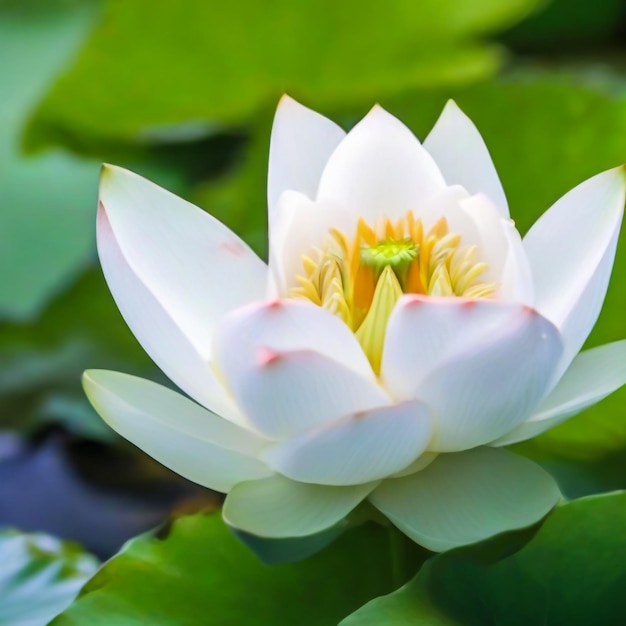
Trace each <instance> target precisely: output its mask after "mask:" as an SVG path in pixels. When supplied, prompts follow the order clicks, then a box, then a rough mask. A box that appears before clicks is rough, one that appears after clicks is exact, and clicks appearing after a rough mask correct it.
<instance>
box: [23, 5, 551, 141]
mask: <svg viewBox="0 0 626 626" xmlns="http://www.w3.org/2000/svg"><path fill="white" fill-rule="evenodd" d="M540 3H541V2H540V0H511V1H509V2H506V3H503V2H499V1H498V0H425V1H422V2H419V3H417V2H413V1H412V0H391V2H387V3H383V4H377V3H369V4H364V3H362V2H359V1H358V0H346V1H344V2H341V3H336V2H331V0H322V1H321V2H320V1H319V0H303V1H301V2H299V3H298V5H297V7H295V5H293V3H291V2H288V1H287V0H278V1H276V2H270V3H267V2H260V1H258V0H247V1H245V2H238V3H232V2H223V3H219V4H218V3H207V2H205V1H203V0H189V1H187V2H184V3H171V2H165V1H160V2H155V1H154V0H136V1H135V2H115V1H112V0H110V1H109V2H107V3H106V4H105V10H104V15H103V19H102V22H101V24H100V25H99V27H98V28H97V29H96V31H95V33H94V35H93V37H92V38H91V40H90V42H89V44H88V45H87V47H86V48H85V49H84V50H83V52H82V54H81V55H80V57H79V59H78V60H77V62H76V64H75V65H74V67H73V68H72V69H71V71H70V72H68V73H67V74H66V75H65V76H63V77H62V78H61V79H60V80H59V81H58V82H57V84H56V85H55V87H54V88H53V90H52V91H51V93H50V94H49V97H48V98H47V99H46V100H45V102H44V103H43V105H42V106H41V107H40V109H39V111H38V114H37V120H36V123H35V127H40V129H41V128H45V129H46V132H52V133H53V134H55V133H56V138H57V139H58V138H60V137H62V136H63V134H67V132H71V133H72V134H79V135H80V134H84V135H89V136H95V137H100V138H103V137H107V138H116V139H123V140H129V139H130V140H146V139H150V138H151V137H154V136H155V133H156V134H157V135H162V134H163V133H164V132H166V134H167V133H169V132H170V131H171V130H172V129H174V130H175V129H176V128H177V127H180V126H181V125H182V127H184V129H186V130H187V131H189V130H191V132H192V134H193V135H197V133H202V132H205V133H210V132H214V130H215V128H216V127H219V125H220V124H234V123H241V122H242V121H246V120H248V119H250V117H251V116H252V114H253V113H254V112H255V111H257V110H258V109H259V107H262V106H263V105H265V104H267V103H269V102H272V103H274V102H276V101H277V100H278V97H279V96H280V94H281V93H282V92H283V91H285V90H287V91H289V92H293V93H294V95H297V96H299V97H301V98H302V99H304V100H306V101H307V102H309V103H310V104H312V105H315V106H317V107H321V106H327V105H329V104H337V103H344V102H358V101H360V100H363V99H365V100H374V99H376V98H378V97H380V96H381V95H382V94H385V93H393V92H397V91H398V90H402V89H406V88H409V87H415V86H433V85H450V84H467V83H469V82H472V81H474V80H476V79H477V78H480V77H483V76H485V75H489V74H492V73H493V72H494V70H495V69H496V67H497V65H498V61H499V59H500V56H501V54H500V49H499V48H498V47H497V46H492V45H486V44H483V43H480V37H482V36H484V34H485V33H488V32H492V31H497V30H499V29H502V28H505V27H507V26H510V25H512V24H514V23H516V22H518V21H519V20H521V19H522V18H523V17H525V16H526V15H527V14H528V13H529V12H530V11H531V10H533V9H534V8H535V7H536V6H537V5H539V4H540ZM139 33H140V36H141V44H140V45H138V43H137V41H138V40H137V37H138V34H139ZM164 33H167V36H164ZM112 42H114V45H112ZM174 134H176V133H174Z"/></svg>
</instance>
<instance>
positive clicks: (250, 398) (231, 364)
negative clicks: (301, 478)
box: [215, 300, 390, 439]
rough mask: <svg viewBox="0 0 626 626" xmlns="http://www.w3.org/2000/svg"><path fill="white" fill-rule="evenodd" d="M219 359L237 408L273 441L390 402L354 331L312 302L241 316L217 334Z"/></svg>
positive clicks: (250, 310) (253, 309)
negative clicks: (378, 382) (377, 380)
mask: <svg viewBox="0 0 626 626" xmlns="http://www.w3.org/2000/svg"><path fill="white" fill-rule="evenodd" d="M215 355H216V360H217V365H218V366H219V368H220V372H221V374H222V376H223V378H224V380H225V382H226V384H227V385H228V387H229V388H230V390H231V391H232V393H233V395H234V397H235V398H236V400H237V403H238V405H239V406H240V407H241V409H242V410H243V412H244V413H245V414H246V415H247V416H248V417H249V419H250V421H251V423H252V424H253V425H254V427H255V428H257V429H259V430H260V431H261V432H263V433H265V434H266V435H267V436H268V437H270V438H276V439H278V438H282V437H287V436H293V435H294V434H296V433H298V432H302V431H305V430H308V429H309V428H312V427H314V426H317V425H320V424H322V423H324V422H328V421H331V420H336V419H338V418H340V417H342V416H344V415H348V414H350V413H354V412H358V411H366V410H368V409H372V408H375V407H380V406H385V405H388V404H390V400H389V397H388V396H387V394H386V393H385V392H384V391H383V389H382V388H381V387H380V386H379V385H378V384H377V382H376V378H375V376H374V374H373V372H372V369H371V367H370V365H369V363H368V362H367V359H366V358H365V355H364V354H363V351H362V350H361V347H360V346H359V345H358V343H357V341H356V339H355V338H354V335H353V334H352V333H351V332H350V331H349V329H348V327H347V326H345V325H344V324H343V323H342V322H341V321H340V320H339V319H338V318H336V317H335V316H334V315H332V314H331V313H328V312H327V311H324V310H323V309H321V308H320V307H316V306H314V305H312V304H310V303H307V302H298V301H282V300H278V301H275V302H272V303H269V304H263V305H253V306H250V307H245V308H242V309H240V310H238V311H236V312H234V313H233V314H232V315H231V316H229V317H228V318H227V319H226V320H225V322H224V323H223V324H222V325H221V326H220V328H219V329H218V331H217V333H216V343H215Z"/></svg>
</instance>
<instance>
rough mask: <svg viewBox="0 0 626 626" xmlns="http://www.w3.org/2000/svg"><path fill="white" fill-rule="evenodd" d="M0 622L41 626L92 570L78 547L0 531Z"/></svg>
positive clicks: (94, 563)
mask: <svg viewBox="0 0 626 626" xmlns="http://www.w3.org/2000/svg"><path fill="white" fill-rule="evenodd" d="M0 562H1V563H2V567H1V568H0V623H2V624H7V626H8V625H9V624H10V626H45V625H46V624H47V623H48V622H49V621H50V620H51V619H52V618H53V617H55V616H56V615H58V614H59V613H60V612H61V611H62V610H63V609H65V607H67V606H68V605H69V604H70V602H71V601H72V600H73V599H74V598H75V596H76V594H77V593H78V591H79V590H80V588H81V587H82V586H83V584H84V583H85V582H86V581H87V579H88V578H89V577H90V576H91V575H92V574H93V573H94V572H95V571H96V569H97V567H98V561H97V559H96V558H95V557H92V556H91V555H89V554H86V553H85V552H83V551H82V550H81V549H80V548H79V547H78V545H76V544H72V543H68V542H62V541H59V540H58V539H56V538H54V537H51V536H50V535H44V534H41V533H34V534H21V533H18V532H16V531H10V530H5V531H2V532H0Z"/></svg>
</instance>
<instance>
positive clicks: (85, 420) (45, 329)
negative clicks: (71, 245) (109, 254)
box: [0, 269, 160, 440]
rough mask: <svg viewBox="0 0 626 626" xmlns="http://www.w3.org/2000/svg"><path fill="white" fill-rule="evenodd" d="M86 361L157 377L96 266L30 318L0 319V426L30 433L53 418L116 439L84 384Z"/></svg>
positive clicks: (78, 430)
mask: <svg viewBox="0 0 626 626" xmlns="http://www.w3.org/2000/svg"><path fill="white" fill-rule="evenodd" d="M89 367H99V368H105V369H120V370H123V371H130V372H133V373H135V374H137V375H140V376H141V375H145V376H147V377H149V378H156V379H160V375H159V373H158V370H156V368H155V367H154V365H152V362H151V361H150V359H149V358H148V356H147V355H146V354H145V353H144V351H143V350H142V348H141V347H140V346H139V344H138V343H137V341H136V340H135V338H134V337H133V336H132V334H131V333H130V331H129V330H128V328H127V326H126V324H125V323H124V321H123V319H122V317H121V315H120V313H119V311H118V310H117V308H116V306H115V302H114V300H113V297H112V296H111V294H110V293H109V290H108V289H107V287H106V284H105V282H104V279H103V277H102V274H101V272H100V270H95V269H94V270H89V271H88V272H86V273H85V274H83V275H82V276H81V277H80V279H79V280H78V281H76V283H75V284H74V285H72V286H71V287H70V288H69V289H67V290H65V291H63V292H62V293H61V294H59V295H58V296H57V297H56V298H54V299H53V300H52V302H51V303H50V304H49V305H48V306H47V307H46V308H45V310H44V312H43V313H42V314H41V316H40V318H39V319H38V322H37V323H36V324H33V325H15V324H4V325H2V324H0V429H19V430H20V431H22V432H24V431H31V432H32V431H36V430H37V429H38V428H40V426H41V425H42V424H46V423H51V422H52V423H62V424H63V425H64V426H66V428H68V429H69V430H71V431H73V432H76V433H78V434H82V435H84V436H87V437H90V438H92V439H104V440H111V439H112V438H115V439H116V438H117V436H116V435H115V434H114V433H113V431H111V429H109V427H108V426H106V425H105V424H104V422H103V421H102V420H101V419H100V418H99V417H98V416H97V415H96V413H95V411H94V410H93V409H92V408H91V405H90V404H89V402H88V401H87V399H86V398H85V396H84V393H83V391H82V388H81V385H80V376H81V374H82V372H83V371H84V370H85V369H87V368H89Z"/></svg>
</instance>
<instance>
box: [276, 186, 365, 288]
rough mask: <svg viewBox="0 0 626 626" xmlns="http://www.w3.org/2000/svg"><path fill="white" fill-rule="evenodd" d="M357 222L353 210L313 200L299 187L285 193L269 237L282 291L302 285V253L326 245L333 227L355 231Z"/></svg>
mask: <svg viewBox="0 0 626 626" xmlns="http://www.w3.org/2000/svg"><path fill="white" fill-rule="evenodd" d="M356 222H357V220H356V218H355V217H354V216H353V215H352V214H350V213H348V212H346V211H344V210H343V209H341V208H339V207H336V206H333V205H331V204H329V203H327V202H313V201H311V200H309V199H308V198H307V197H306V196H304V195H303V194H301V193H297V192H295V191H286V192H285V193H283V194H282V196H281V197H280V199H279V201H278V209H277V215H276V218H275V219H274V223H273V225H272V226H271V228H270V238H269V249H270V250H269V258H270V263H269V264H270V269H271V271H272V274H273V276H274V277H275V279H276V283H277V288H278V293H279V294H280V295H283V296H285V295H287V292H288V290H289V289H290V288H291V287H295V286H297V285H298V280H297V276H302V275H304V268H303V265H302V257H303V256H304V255H306V256H309V257H314V256H315V254H314V253H315V250H316V249H325V247H326V245H327V244H328V243H329V242H330V236H329V232H330V229H331V228H337V229H338V230H340V231H342V232H344V233H351V232H352V231H353V230H355V229H356Z"/></svg>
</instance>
